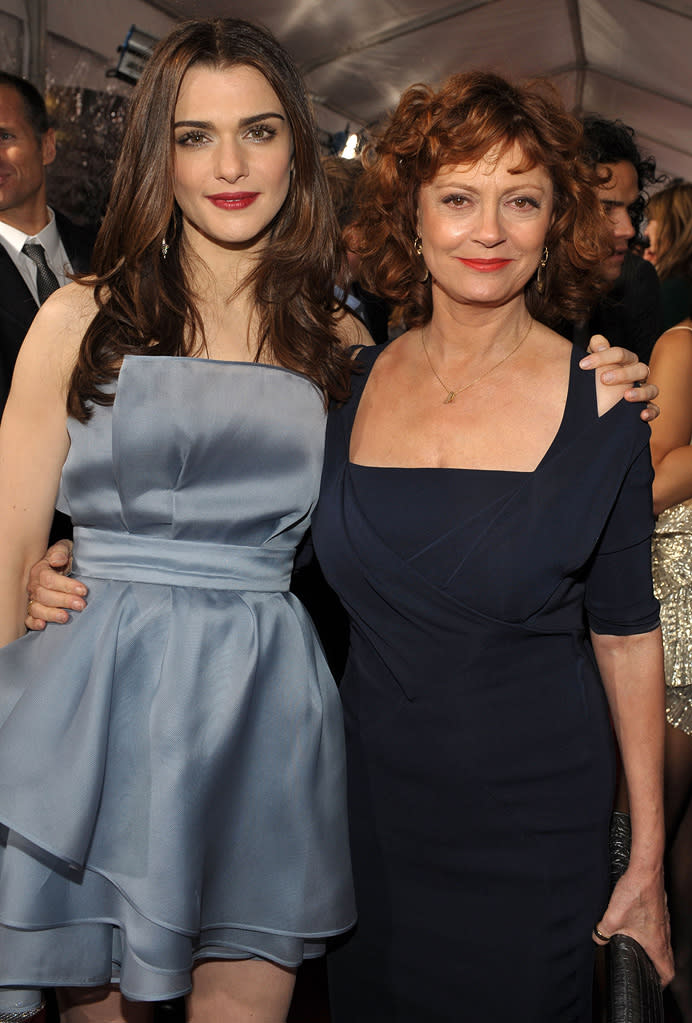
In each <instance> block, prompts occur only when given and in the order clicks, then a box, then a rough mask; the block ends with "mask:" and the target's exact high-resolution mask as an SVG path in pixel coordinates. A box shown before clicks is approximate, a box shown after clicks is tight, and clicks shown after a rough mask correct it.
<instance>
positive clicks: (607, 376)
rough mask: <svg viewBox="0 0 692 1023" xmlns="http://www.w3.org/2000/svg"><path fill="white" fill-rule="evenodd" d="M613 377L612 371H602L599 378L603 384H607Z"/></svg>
mask: <svg viewBox="0 0 692 1023" xmlns="http://www.w3.org/2000/svg"><path fill="white" fill-rule="evenodd" d="M614 379H615V378H614V376H613V374H612V373H604V374H603V376H602V377H601V380H602V381H603V383H604V384H609V383H610V382H611V380H614Z"/></svg>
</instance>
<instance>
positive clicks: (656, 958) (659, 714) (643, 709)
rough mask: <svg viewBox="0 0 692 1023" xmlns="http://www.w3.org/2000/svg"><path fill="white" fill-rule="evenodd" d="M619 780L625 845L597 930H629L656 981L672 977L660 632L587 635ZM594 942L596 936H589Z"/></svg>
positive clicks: (607, 931)
mask: <svg viewBox="0 0 692 1023" xmlns="http://www.w3.org/2000/svg"><path fill="white" fill-rule="evenodd" d="M591 639H592V642H593V648H594V653H595V655H596V660H597V662H598V667H599V670H600V673H601V678H602V679H603V685H604V687H605V691H606V695H607V697H608V704H609V706H610V712H611V715H612V718H613V724H614V726H615V731H616V734H617V738H618V743H619V746H620V753H621V756H622V762H623V769H624V772H625V776H626V778H627V788H628V792H629V804H630V816H631V820H632V851H631V855H630V864H629V867H628V868H627V870H626V871H625V873H624V874H623V876H622V877H621V879H620V880H619V881H618V883H617V885H616V886H615V888H614V890H613V894H612V895H611V898H610V901H609V903H608V906H607V908H606V911H605V913H604V914H603V916H602V918H601V919H600V920H599V921H597V923H596V926H597V928H598V930H599V931H600V932H601V933H602V934H605V935H608V936H610V935H612V934H615V933H622V934H629V935H630V936H631V937H633V938H635V939H636V940H637V941H638V942H639V943H640V944H641V945H642V946H643V947H644V948H645V949H646V951H647V952H648V954H649V956H650V957H651V959H652V961H653V963H654V965H655V967H656V969H657V970H658V973H659V976H660V977H661V981H662V983H664V984H667V983H668V982H669V981H670V980H671V978H672V976H673V956H672V952H671V948H670V934H669V925H668V912H667V908H666V897H665V891H664V888H663V848H664V844H665V832H664V822H663V737H664V728H665V705H664V689H663V647H662V643H661V631H660V629H656V630H655V631H654V632H648V633H643V634H641V635H636V636H601V635H597V634H596V633H592V634H591ZM595 940H596V939H595Z"/></svg>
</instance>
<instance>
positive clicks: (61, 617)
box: [58, 611, 70, 625]
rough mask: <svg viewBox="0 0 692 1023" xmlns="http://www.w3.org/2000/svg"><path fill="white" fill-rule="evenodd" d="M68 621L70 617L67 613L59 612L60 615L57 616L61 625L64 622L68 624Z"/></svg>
mask: <svg viewBox="0 0 692 1023" xmlns="http://www.w3.org/2000/svg"><path fill="white" fill-rule="evenodd" d="M69 620H70V616H69V615H68V613H67V611H60V613H59V614H58V621H59V622H62V624H63V625H64V624H65V622H69Z"/></svg>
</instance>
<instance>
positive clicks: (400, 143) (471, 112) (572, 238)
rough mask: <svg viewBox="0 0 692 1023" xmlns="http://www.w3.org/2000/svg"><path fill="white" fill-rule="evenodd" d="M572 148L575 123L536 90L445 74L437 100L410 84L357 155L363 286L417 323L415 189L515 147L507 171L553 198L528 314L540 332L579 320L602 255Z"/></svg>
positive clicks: (422, 290)
mask: <svg viewBox="0 0 692 1023" xmlns="http://www.w3.org/2000/svg"><path fill="white" fill-rule="evenodd" d="M582 142H583V139H582V127H581V124H580V123H579V121H578V120H577V119H576V118H574V117H572V116H571V115H570V114H568V113H567V111H566V110H565V108H564V106H563V105H562V102H561V100H560V98H559V95H558V93H557V91H556V89H555V88H554V87H553V86H552V85H550V83H548V82H546V81H541V80H537V81H534V82H530V83H527V84H526V85H523V86H519V85H513V84H511V83H510V82H508V81H507V80H506V79H504V78H501V77H500V76H499V75H496V74H493V73H491V72H483V71H473V72H468V73H463V74H456V75H452V76H451V77H450V78H448V79H447V80H446V81H445V82H444V83H443V85H442V86H441V87H440V89H439V90H437V91H436V90H435V89H433V88H431V87H430V86H427V85H422V84H419V85H412V86H411V87H410V88H409V89H407V90H406V91H405V92H404V93H403V95H402V97H401V100H400V102H399V105H398V107H397V109H396V110H395V112H394V114H393V115H392V116H391V118H390V120H389V121H388V123H387V124H386V125H385V127H384V129H383V130H382V132H381V133H380V135H379V137H378V138H376V140H375V141H374V142H373V143H371V144H370V145H369V146H368V147H367V148H366V151H365V154H364V163H365V166H366V173H365V175H364V176H363V179H362V182H361V188H360V190H359V191H360V195H359V216H358V220H357V222H356V231H357V233H358V234H359V237H360V238H361V248H360V254H361V258H362V264H361V278H362V280H363V283H364V284H365V286H366V287H367V288H368V289H370V290H372V291H374V292H375V293H376V294H378V295H382V296H383V297H385V298H388V299H389V300H390V301H391V302H392V303H393V304H394V305H395V306H396V307H397V309H398V311H399V313H400V314H401V315H402V316H403V319H404V320H405V322H406V324H407V326H409V327H413V326H421V325H422V324H425V323H427V322H428V321H429V320H430V317H431V315H432V287H431V283H430V281H423V280H422V278H423V276H424V274H425V267H424V266H423V265H422V262H421V259H420V257H419V256H417V255H416V252H415V250H414V238H415V235H416V203H417V197H418V190H419V188H420V186H421V185H423V184H427V183H429V182H430V181H432V180H433V178H434V177H435V175H436V174H437V173H438V172H439V171H440V170H441V169H442V168H444V167H449V166H454V165H459V164H471V165H473V164H475V163H477V162H478V161H479V160H480V159H482V158H484V157H487V156H488V155H489V154H491V156H492V157H493V158H494V157H495V156H498V157H499V156H502V155H503V154H504V153H505V152H507V151H508V150H509V149H511V148H512V147H513V146H514V145H515V144H516V145H518V147H519V148H520V150H521V152H522V154H523V159H522V161H521V166H517V168H516V170H517V171H518V172H519V171H525V170H528V169H529V168H530V167H534V166H541V167H543V168H545V170H546V171H547V173H548V174H549V176H550V178H551V180H552V184H553V191H554V197H553V215H552V220H551V224H550V227H549V229H548V234H547V237H546V239H545V244H546V246H547V248H548V250H549V260H548V264H547V267H546V281H545V290H544V292H543V294H540V293H539V291H538V289H537V288H536V286H535V276H534V278H533V279H532V280H531V281H530V282H529V283H528V284H527V286H526V289H525V294H526V304H527V307H528V309H529V312H530V313H531V315H532V316H534V317H535V318H536V319H538V320H541V321H542V322H545V323H554V322H556V321H557V320H559V319H561V318H563V317H565V318H567V319H578V318H579V317H580V316H582V315H585V314H586V312H587V311H588V309H589V308H590V307H591V306H592V305H593V303H594V302H595V300H596V298H597V297H598V294H599V289H600V281H599V273H598V265H599V263H600V262H601V261H602V260H603V259H604V258H605V256H607V254H608V253H609V251H610V249H611V246H610V244H609V241H608V227H607V224H606V221H605V218H604V215H603V212H602V210H601V207H600V204H599V202H598V200H597V198H596V194H595V191H594V188H595V185H596V184H597V180H598V179H597V176H596V172H595V171H594V169H593V168H591V167H589V166H588V165H587V164H586V163H585V162H584V160H583V159H582V157H581V147H582Z"/></svg>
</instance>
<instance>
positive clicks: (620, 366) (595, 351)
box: [579, 334, 661, 422]
mask: <svg viewBox="0 0 692 1023" xmlns="http://www.w3.org/2000/svg"><path fill="white" fill-rule="evenodd" d="M579 365H580V366H581V368H582V369H603V368H604V367H605V372H603V373H601V375H600V379H601V380H602V381H603V383H604V384H620V386H622V384H632V385H634V384H638V383H641V385H642V386H641V387H635V386H632V387H630V389H629V390H627V391H625V398H626V399H627V401H645V402H647V405H646V408H644V409H642V419H644V420H645V421H647V422H650V421H651V420H652V419H655V418H656V416H657V415H658V414H659V412H660V411H661V410H660V409H659V407H658V405H654V404H653V400H654V398H655V397H656V396H657V395H658V387H656V385H655V384H647V383H646V381H647V379H648V377H649V367H648V366H646V365H645V364H644V363H643V362H640V361H639V359H638V358H637V356H636V355H635V354H634V352H630V351H628V349H627V348H611V347H610V345H609V344H608V342H607V340H606V339H605V338H604V337H603V335H602V334H594V336H593V337H592V338H591V341H590V342H589V354H588V355H587V356H585V357H584V358H583V359H582V360H581V361H580V363H579Z"/></svg>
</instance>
